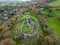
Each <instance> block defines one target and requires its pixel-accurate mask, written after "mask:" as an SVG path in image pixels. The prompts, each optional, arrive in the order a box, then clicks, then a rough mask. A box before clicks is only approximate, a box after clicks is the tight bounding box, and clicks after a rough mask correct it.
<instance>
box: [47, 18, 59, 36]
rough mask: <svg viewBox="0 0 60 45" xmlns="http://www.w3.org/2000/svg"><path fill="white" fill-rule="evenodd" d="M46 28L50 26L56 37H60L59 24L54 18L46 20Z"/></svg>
mask: <svg viewBox="0 0 60 45" xmlns="http://www.w3.org/2000/svg"><path fill="white" fill-rule="evenodd" d="M46 22H47V24H48V26H51V27H52V28H53V29H54V31H55V33H56V34H57V35H60V22H59V21H58V20H57V19H56V18H47V20H46Z"/></svg>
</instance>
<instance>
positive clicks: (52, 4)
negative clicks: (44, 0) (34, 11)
mask: <svg viewBox="0 0 60 45" xmlns="http://www.w3.org/2000/svg"><path fill="white" fill-rule="evenodd" d="M48 5H49V6H54V7H56V6H60V0H56V1H54V2H50V3H48Z"/></svg>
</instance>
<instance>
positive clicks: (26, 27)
mask: <svg viewBox="0 0 60 45" xmlns="http://www.w3.org/2000/svg"><path fill="white" fill-rule="evenodd" d="M22 31H23V32H24V33H25V34H33V33H34V29H33V28H32V27H31V25H28V24H24V26H23V28H22ZM32 31H33V32H32Z"/></svg>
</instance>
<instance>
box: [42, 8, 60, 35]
mask: <svg viewBox="0 0 60 45" xmlns="http://www.w3.org/2000/svg"><path fill="white" fill-rule="evenodd" d="M41 12H42V13H43V14H45V15H46V16H47V15H49V14H50V15H52V16H54V17H52V18H47V20H46V23H47V24H48V25H49V26H52V27H53V29H54V31H55V33H56V34H57V35H60V22H59V21H58V20H57V18H56V17H58V16H60V10H56V9H55V8H52V12H51V13H49V12H48V10H44V11H41Z"/></svg>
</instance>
